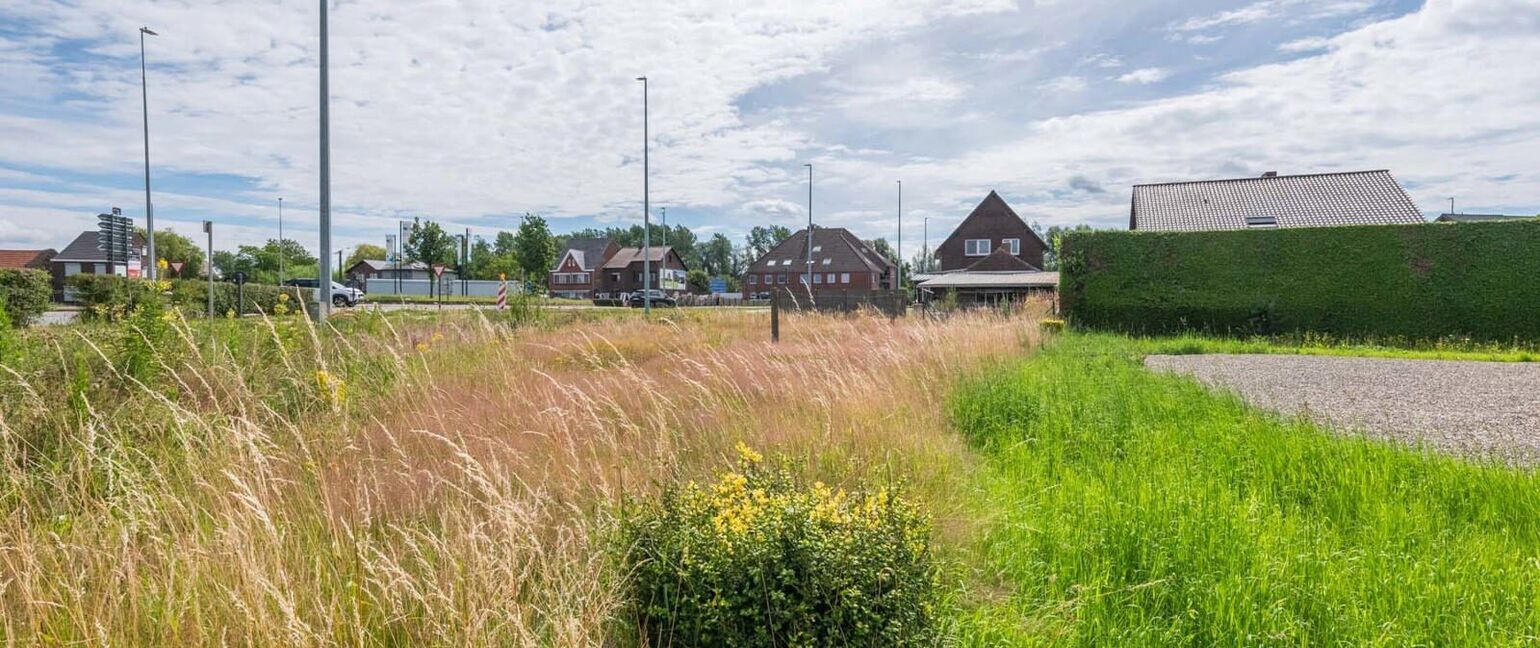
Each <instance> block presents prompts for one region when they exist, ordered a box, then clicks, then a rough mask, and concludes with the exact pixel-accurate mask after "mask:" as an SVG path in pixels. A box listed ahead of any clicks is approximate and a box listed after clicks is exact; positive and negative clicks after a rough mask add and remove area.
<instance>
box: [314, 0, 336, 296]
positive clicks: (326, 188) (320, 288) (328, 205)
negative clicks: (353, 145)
mask: <svg viewBox="0 0 1540 648" xmlns="http://www.w3.org/2000/svg"><path fill="white" fill-rule="evenodd" d="M326 2H327V0H321V245H320V248H321V255H320V256H321V263H320V266H321V267H320V272H319V274H320V275H321V276H320V277H317V278H316V279H317V280H316V294H315V296H316V301H317V302H318V303H317V304H316V309H315V318H316V321H325V319H326V315H327V314H328V313H330V312H331V308H332V296H331V292H332V290H331V288H332V255H331V250H332V146H331V109H330V104H331V90H330V87H329V86H328V84H327V70H326V68H327V61H328V55H327V51H326Z"/></svg>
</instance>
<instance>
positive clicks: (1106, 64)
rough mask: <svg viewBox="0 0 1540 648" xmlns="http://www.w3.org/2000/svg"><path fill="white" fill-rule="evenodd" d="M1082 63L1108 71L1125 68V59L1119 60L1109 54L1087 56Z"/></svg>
mask: <svg viewBox="0 0 1540 648" xmlns="http://www.w3.org/2000/svg"><path fill="white" fill-rule="evenodd" d="M1082 62H1084V63H1085V64H1087V65H1094V66H1096V67H1099V68H1107V69H1111V68H1116V67H1123V59H1121V58H1119V57H1117V56H1114V55H1112V54H1107V53H1101V54H1093V55H1091V56H1087V57H1085V58H1084V59H1082Z"/></svg>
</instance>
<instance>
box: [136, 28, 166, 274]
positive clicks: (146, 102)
mask: <svg viewBox="0 0 1540 648" xmlns="http://www.w3.org/2000/svg"><path fill="white" fill-rule="evenodd" d="M159 35H160V34H157V33H155V32H153V31H150V28H149V27H140V28H139V98H140V101H141V103H142V104H143V107H144V228H145V231H146V232H148V233H149V236H148V238H149V245H150V279H152V280H153V279H159V278H160V266H159V265H158V262H157V260H156V257H155V205H154V204H152V203H151V202H150V83H149V80H148V79H147V78H146V74H145V65H144V37H145V36H159ZM129 236H130V238H132V236H133V235H132V234H130V235H129Z"/></svg>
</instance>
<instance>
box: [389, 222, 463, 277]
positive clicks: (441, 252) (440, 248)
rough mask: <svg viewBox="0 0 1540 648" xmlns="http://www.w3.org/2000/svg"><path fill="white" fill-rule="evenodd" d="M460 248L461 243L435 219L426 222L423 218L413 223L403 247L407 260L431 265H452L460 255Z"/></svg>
mask: <svg viewBox="0 0 1540 648" xmlns="http://www.w3.org/2000/svg"><path fill="white" fill-rule="evenodd" d="M458 250H459V243H458V242H457V241H456V240H455V237H453V236H451V235H450V234H449V232H445V231H444V228H443V227H440V226H439V224H438V223H435V222H433V221H427V222H426V223H424V222H422V221H421V220H418V221H415V222H413V223H412V229H411V231H410V232H408V233H407V236H406V245H405V246H404V247H403V248H402V251H403V252H405V253H406V260H407V261H421V262H423V263H426V264H428V265H430V266H432V265H438V264H444V265H452V264H453V263H454V261H455V259H456V258H458V257H459V254H457V251H458Z"/></svg>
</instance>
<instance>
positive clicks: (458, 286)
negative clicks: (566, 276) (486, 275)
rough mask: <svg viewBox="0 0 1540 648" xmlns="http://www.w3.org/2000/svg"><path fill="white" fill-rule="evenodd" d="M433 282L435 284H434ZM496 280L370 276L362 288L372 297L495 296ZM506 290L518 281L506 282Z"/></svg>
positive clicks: (512, 289) (514, 286)
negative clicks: (380, 277) (437, 279)
mask: <svg viewBox="0 0 1540 648" xmlns="http://www.w3.org/2000/svg"><path fill="white" fill-rule="evenodd" d="M435 284H437V285H436V286H435ZM498 284H499V282H496V281H480V280H464V281H461V280H459V279H443V280H439V281H434V280H430V279H379V278H370V279H369V281H368V282H367V283H365V284H364V290H365V291H366V292H368V293H369V295H370V296H372V297H378V296H381V295H408V296H414V295H415V296H419V297H432V296H435V295H437V296H441V297H496V296H497V286H498ZM508 284H509V285H508V290H510V291H517V290H518V286H519V283H518V282H516V281H510V282H508Z"/></svg>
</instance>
